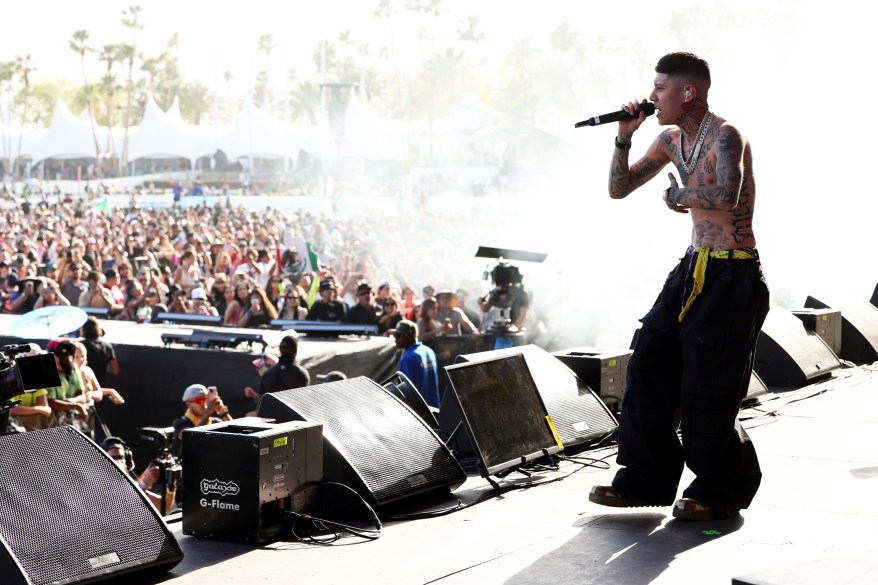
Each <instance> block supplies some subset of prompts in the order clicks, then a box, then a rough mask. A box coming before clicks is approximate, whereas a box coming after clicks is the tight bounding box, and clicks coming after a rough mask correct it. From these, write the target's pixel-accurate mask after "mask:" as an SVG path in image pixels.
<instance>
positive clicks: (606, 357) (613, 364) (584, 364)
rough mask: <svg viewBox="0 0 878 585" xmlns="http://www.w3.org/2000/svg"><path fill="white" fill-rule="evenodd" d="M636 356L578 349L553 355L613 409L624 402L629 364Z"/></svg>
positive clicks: (624, 350) (631, 352) (624, 352)
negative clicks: (612, 406) (615, 405)
mask: <svg viewBox="0 0 878 585" xmlns="http://www.w3.org/2000/svg"><path fill="white" fill-rule="evenodd" d="M633 353H634V352H633V351H632V350H630V349H623V350H618V351H608V350H602V349H594V348H587V347H575V348H573V349H565V350H561V351H556V352H553V353H552V355H553V356H555V357H556V358H558V359H559V360H561V362H562V363H563V364H564V365H565V366H567V367H568V368H570V369H571V370H573V373H574V374H576V375H577V376H579V379H580V380H582V381H583V382H585V383H586V384H588V387H589V388H591V389H593V390H594V391H595V392H597V394H598V396H600V397H601V399H602V400H603V401H604V402H605V403H606V404H608V405H611V404H616V403H619V404H620V403H621V402H622V395H623V394H624V393H625V382H626V381H627V379H628V360H630V359H631V354H633Z"/></svg>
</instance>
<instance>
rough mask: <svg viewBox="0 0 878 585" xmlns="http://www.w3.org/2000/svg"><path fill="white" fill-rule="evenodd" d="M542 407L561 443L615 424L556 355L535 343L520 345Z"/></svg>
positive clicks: (588, 436)
mask: <svg viewBox="0 0 878 585" xmlns="http://www.w3.org/2000/svg"><path fill="white" fill-rule="evenodd" d="M521 349H522V353H523V354H524V357H525V359H526V360H527V365H528V367H529V368H530V371H531V375H532V376H533V379H534V382H536V384H537V388H538V389H539V391H540V395H541V396H542V397H543V402H544V403H545V404H546V410H547V411H548V412H549V414H550V415H551V416H552V419H553V421H554V422H555V428H556V429H557V430H558V436H559V437H561V441H562V442H563V443H564V446H565V447H572V446H574V445H578V444H580V443H583V442H587V441H590V440H593V439H595V438H598V437H603V436H604V435H606V434H607V433H609V432H610V431H613V430H614V429H615V428H616V426H617V423H616V419H615V418H613V415H612V414H611V413H610V412H609V411H608V410H607V407H606V406H604V403H603V402H602V401H601V399H600V398H598V397H597V396H596V395H595V394H594V392H592V391H591V390H590V389H589V388H588V387H587V386H585V385H584V384H579V383H578V382H577V380H576V377H575V376H574V374H573V373H572V372H571V371H570V370H569V369H568V368H567V366H565V365H564V364H562V363H561V361H560V360H558V358H556V357H555V356H553V355H552V354H550V353H547V352H545V351H544V350H542V349H540V348H538V347H536V346H525V347H522V348H521Z"/></svg>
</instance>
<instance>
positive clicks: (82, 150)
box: [16, 100, 107, 163]
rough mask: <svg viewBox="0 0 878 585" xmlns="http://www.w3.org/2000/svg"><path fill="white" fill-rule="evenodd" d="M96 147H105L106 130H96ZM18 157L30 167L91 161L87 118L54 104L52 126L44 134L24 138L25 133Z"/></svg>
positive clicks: (92, 138)
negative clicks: (52, 160)
mask: <svg viewBox="0 0 878 585" xmlns="http://www.w3.org/2000/svg"><path fill="white" fill-rule="evenodd" d="M96 131H97V134H98V144H101V145H103V144H105V142H106V136H107V129H106V128H103V127H96ZM23 142H24V144H22V149H21V155H22V156H26V157H29V158H30V159H31V161H32V162H33V163H38V162H40V161H41V160H45V159H47V158H56V159H71V158H94V157H95V142H94V136H93V135H92V129H91V126H90V125H89V123H88V118H87V115H86V118H85V119H83V118H82V117H81V116H80V117H77V116H74V115H73V113H72V112H71V111H70V110H69V109H68V108H67V106H65V105H64V103H63V102H61V101H60V100H59V101H58V103H56V104H55V111H54V112H53V114H52V123H51V124H49V127H48V128H46V129H45V131H43V132H40V133H38V134H37V133H36V132H35V133H34V134H32V135H30V136H28V134H27V133H25V140H24V141H23ZM16 154H17V152H16Z"/></svg>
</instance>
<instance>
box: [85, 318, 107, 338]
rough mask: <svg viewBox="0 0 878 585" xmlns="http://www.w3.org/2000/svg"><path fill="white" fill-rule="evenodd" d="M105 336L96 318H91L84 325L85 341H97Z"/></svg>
mask: <svg viewBox="0 0 878 585" xmlns="http://www.w3.org/2000/svg"><path fill="white" fill-rule="evenodd" d="M103 334H104V330H103V329H102V328H101V324H100V323H99V322H98V320H97V319H96V318H94V317H89V318H88V319H86V321H85V323H83V324H82V336H83V337H84V338H85V339H97V338H98V337H101V336H103Z"/></svg>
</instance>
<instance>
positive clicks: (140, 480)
mask: <svg viewBox="0 0 878 585" xmlns="http://www.w3.org/2000/svg"><path fill="white" fill-rule="evenodd" d="M137 485H139V486H140V488H141V489H144V490H146V489H149V488H148V487H146V482H145V481H143V480H142V479H139V480H137Z"/></svg>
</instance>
